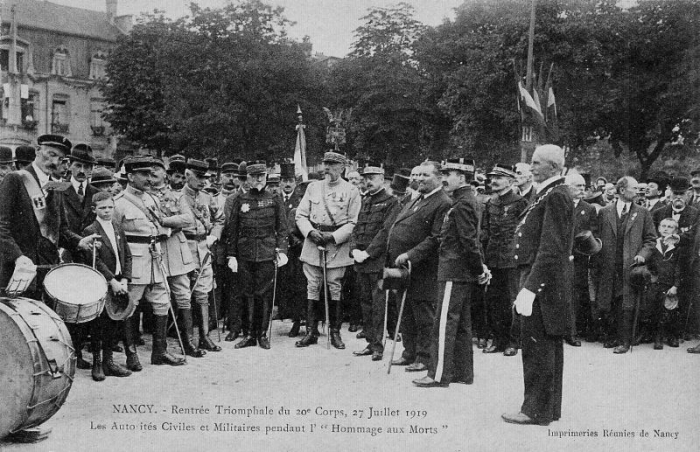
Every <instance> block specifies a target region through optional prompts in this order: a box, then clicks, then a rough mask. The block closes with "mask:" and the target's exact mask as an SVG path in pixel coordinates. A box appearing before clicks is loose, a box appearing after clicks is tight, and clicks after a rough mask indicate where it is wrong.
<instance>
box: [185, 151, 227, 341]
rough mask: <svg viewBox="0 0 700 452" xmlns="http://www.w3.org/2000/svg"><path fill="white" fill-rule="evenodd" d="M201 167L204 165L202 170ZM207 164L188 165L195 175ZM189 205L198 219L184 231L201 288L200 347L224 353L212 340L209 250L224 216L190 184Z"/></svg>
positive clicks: (197, 290) (218, 235) (197, 297)
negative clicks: (210, 332)
mask: <svg viewBox="0 0 700 452" xmlns="http://www.w3.org/2000/svg"><path fill="white" fill-rule="evenodd" d="M200 163H201V164H202V165H201V166H200ZM204 166H206V163H204V162H199V161H196V160H190V161H188V162H187V169H188V170H190V171H193V172H198V173H201V174H205V173H206V171H207V169H206V168H204ZM182 194H183V195H184V196H183V198H184V200H185V202H186V203H187V204H188V206H189V207H190V210H191V211H192V214H193V215H194V223H193V224H192V225H190V226H187V227H185V228H183V233H184V234H185V237H186V238H187V244H188V245H189V247H190V252H191V253H192V257H193V258H194V262H195V271H194V273H192V274H191V278H192V280H193V281H197V284H196V285H195V286H193V287H192V296H193V297H194V299H195V301H196V302H197V304H198V305H199V306H200V309H201V314H202V315H201V324H200V327H199V347H200V348H204V349H205V350H209V351H217V352H218V351H221V347H219V346H218V345H216V344H214V343H213V342H212V341H211V339H209V293H210V292H211V291H212V290H213V288H214V270H213V266H212V259H213V256H212V255H211V254H210V255H209V258H206V256H207V254H209V253H210V251H209V247H208V246H207V237H209V236H211V237H214V238H215V240H218V239H220V238H221V231H222V229H223V227H224V213H223V210H222V209H220V208H219V207H218V206H217V205H216V203H215V201H214V198H213V197H212V195H210V194H209V193H206V192H203V191H195V190H193V189H192V188H191V187H190V186H189V185H188V184H185V186H184V187H183V188H182ZM205 258H206V261H205Z"/></svg>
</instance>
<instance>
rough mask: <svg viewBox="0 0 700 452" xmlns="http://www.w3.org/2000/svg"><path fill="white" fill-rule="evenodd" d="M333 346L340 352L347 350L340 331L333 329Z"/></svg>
mask: <svg viewBox="0 0 700 452" xmlns="http://www.w3.org/2000/svg"><path fill="white" fill-rule="evenodd" d="M331 345H332V346H333V347H335V348H337V349H338V350H343V349H344V348H345V344H344V343H343V340H342V339H341V338H340V330H337V329H332V330H331Z"/></svg>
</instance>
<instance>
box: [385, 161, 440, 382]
mask: <svg viewBox="0 0 700 452" xmlns="http://www.w3.org/2000/svg"><path fill="white" fill-rule="evenodd" d="M418 191H419V192H420V195H419V196H418V197H417V198H416V199H415V200H414V201H413V202H410V203H408V204H407V205H406V207H404V208H403V210H402V211H401V212H400V213H399V215H398V217H397V218H396V221H395V222H394V224H393V225H392V226H391V229H390V230H389V238H388V247H387V263H388V264H389V265H396V266H403V265H406V264H407V263H408V262H409V261H410V262H411V265H412V271H411V277H410V285H409V287H408V292H407V295H406V306H405V308H404V316H403V318H402V319H401V321H402V323H401V326H402V330H401V332H402V333H403V344H404V351H403V354H402V356H401V358H399V359H397V360H395V361H394V362H393V364H394V365H398V366H408V367H407V368H406V371H408V372H420V371H423V370H426V369H427V368H428V363H429V360H430V330H431V328H432V326H433V319H434V317H435V301H436V297H437V292H438V284H437V264H438V252H437V251H438V245H439V243H438V238H439V236H440V229H441V228H442V223H443V219H444V217H445V213H446V212H447V210H448V209H449V208H450V205H451V204H452V202H451V201H450V197H449V196H447V194H446V193H445V192H444V190H443V189H442V181H441V173H440V164H439V163H437V162H430V161H427V162H424V163H422V164H421V165H420V168H419V170H418Z"/></svg>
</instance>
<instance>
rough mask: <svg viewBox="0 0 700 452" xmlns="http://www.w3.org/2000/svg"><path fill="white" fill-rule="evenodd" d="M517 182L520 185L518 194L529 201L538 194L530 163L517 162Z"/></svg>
mask: <svg viewBox="0 0 700 452" xmlns="http://www.w3.org/2000/svg"><path fill="white" fill-rule="evenodd" d="M515 174H516V175H517V176H516V179H515V184H516V185H517V186H518V194H519V195H520V196H522V197H523V198H525V199H526V200H527V202H528V203H530V202H532V200H533V199H534V198H535V196H536V195H537V190H536V189H535V186H534V185H533V184H532V171H531V168H530V165H529V164H528V163H522V162H521V163H516V164H515Z"/></svg>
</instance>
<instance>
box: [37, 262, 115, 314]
mask: <svg viewBox="0 0 700 452" xmlns="http://www.w3.org/2000/svg"><path fill="white" fill-rule="evenodd" d="M44 289H45V290H46V293H47V294H49V295H50V296H51V298H53V299H54V300H59V301H62V302H64V303H68V304H76V305H85V304H90V303H94V302H96V301H98V300H101V299H103V298H104V297H105V295H106V294H107V281H106V280H105V278H104V276H102V274H101V273H100V272H98V271H97V270H95V269H94V268H92V267H88V266H87V265H82V264H65V265H60V266H58V267H56V268H53V269H51V270H50V271H49V272H48V273H47V274H46V277H45V278H44Z"/></svg>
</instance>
